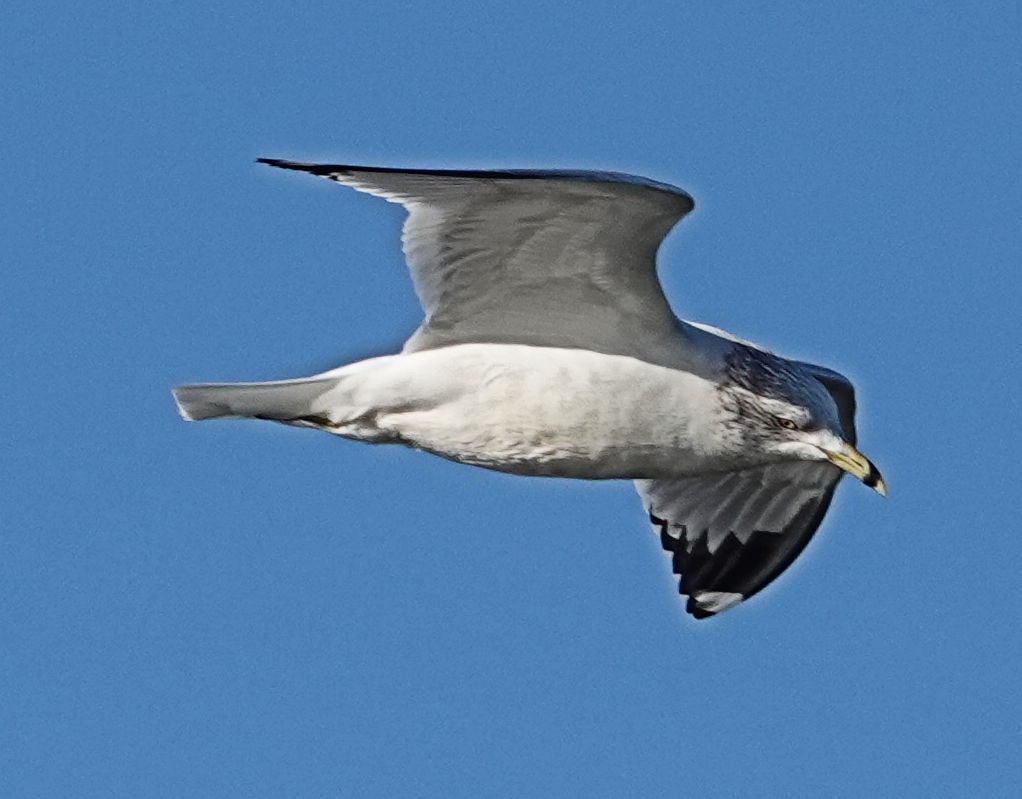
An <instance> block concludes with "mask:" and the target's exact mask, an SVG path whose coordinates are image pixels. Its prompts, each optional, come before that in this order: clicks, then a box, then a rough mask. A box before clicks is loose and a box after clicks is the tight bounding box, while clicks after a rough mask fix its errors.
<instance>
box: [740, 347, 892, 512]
mask: <svg viewBox="0 0 1022 799" xmlns="http://www.w3.org/2000/svg"><path fill="white" fill-rule="evenodd" d="M726 371H727V380H726V382H725V383H724V384H723V385H722V386H721V391H722V393H723V394H724V398H725V400H724V402H725V407H726V408H727V409H728V411H729V415H730V417H731V425H732V426H733V428H734V429H735V430H736V431H738V432H739V434H740V435H741V438H742V445H743V447H745V448H747V449H753V450H758V451H759V452H760V453H761V454H763V455H765V456H767V457H769V458H772V459H777V460H799V459H800V460H811V461H823V460H826V461H830V462H831V463H832V464H834V465H835V466H837V467H838V468H839V469H842V470H843V471H845V472H848V474H850V475H852V476H853V477H855V478H856V479H857V480H861V481H862V482H863V483H865V484H866V485H867V486H869V487H870V488H872V489H873V490H875V491H876V492H877V493H879V494H881V495H886V494H887V486H886V485H885V484H884V480H883V478H882V477H881V476H880V472H879V471H878V470H877V468H876V466H874V465H873V463H872V462H871V461H870V460H869V459H868V458H866V456H865V455H863V454H862V453H861V452H859V450H857V449H856V448H855V445H854V437H852V438H853V440H852V441H849V440H848V438H849V436H847V435H846V432H845V430H844V429H843V427H842V423H841V418H840V414H839V411H838V407H837V404H836V402H835V401H834V397H833V396H832V395H831V393H830V392H829V391H828V390H827V388H826V387H825V386H824V384H823V383H821V382H820V380H818V379H816V377H814V376H813V375H812V374H811V373H810V372H809V371H807V370H806V369H805V368H804V367H803V366H802V365H800V364H798V363H796V362H794V361H789V360H787V359H785V358H780V357H778V356H776V355H773V354H772V353H769V352H766V351H764V350H760V349H757V348H755V347H750V346H745V345H741V344H740V345H737V346H736V347H735V349H734V351H733V353H732V354H731V356H729V358H728V359H727V370H726Z"/></svg>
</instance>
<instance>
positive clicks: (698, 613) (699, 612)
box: [685, 597, 717, 619]
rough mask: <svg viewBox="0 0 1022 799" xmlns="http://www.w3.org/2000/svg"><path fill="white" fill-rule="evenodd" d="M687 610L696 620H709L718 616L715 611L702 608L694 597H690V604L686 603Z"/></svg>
mask: <svg viewBox="0 0 1022 799" xmlns="http://www.w3.org/2000/svg"><path fill="white" fill-rule="evenodd" d="M685 610H687V611H688V613H689V615H690V616H692V617H693V618H696V619H709V618H711V617H712V616H716V615H717V614H716V613H715V612H714V611H712V610H707V609H706V608H704V607H701V606H700V605H699V603H698V602H696V601H695V600H694V599H692V597H689V598H688V602H686V603H685Z"/></svg>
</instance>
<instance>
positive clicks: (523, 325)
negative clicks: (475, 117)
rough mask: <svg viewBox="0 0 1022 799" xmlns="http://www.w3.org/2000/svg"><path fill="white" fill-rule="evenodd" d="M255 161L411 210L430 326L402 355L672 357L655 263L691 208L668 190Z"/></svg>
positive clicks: (569, 178) (565, 177)
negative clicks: (502, 352)
mask: <svg viewBox="0 0 1022 799" xmlns="http://www.w3.org/2000/svg"><path fill="white" fill-rule="evenodd" d="M260 160H261V161H262V162H263V163H267V164H270V165H271V166H277V167H282V168H285V169H295V170H299V171H303V172H309V173H311V174H314V175H319V176H322V177H325V178H329V179H330V180H334V181H336V182H338V183H341V184H344V185H346V186H350V187H352V188H354V189H357V190H359V191H363V192H366V193H368V194H373V195H376V196H379V197H382V198H384V199H386V200H388V201H390V202H395V203H399V204H401V205H403V206H404V207H405V208H406V209H407V211H408V218H407V219H406V221H405V225H404V231H403V235H402V242H403V247H404V253H405V257H406V259H407V261H408V265H409V268H410V269H411V274H412V280H413V281H414V283H415V290H416V293H417V294H418V296H419V300H420V302H421V303H422V307H423V310H424V311H425V315H426V318H425V320H424V322H423V323H422V326H421V327H420V328H419V330H418V331H417V332H416V333H415V334H414V335H413V336H412V338H411V339H410V340H409V341H408V343H407V344H406V345H405V349H406V350H419V349H429V348H433V347H437V346H446V345H450V344H457V343H465V342H483V341H485V342H499V343H519V344H535V345H543V346H562V347H581V348H586V349H591V350H595V351H600V352H608V353H613V354H623V355H634V356H637V357H645V358H647V359H649V360H653V361H661V362H663V361H668V362H669V361H671V360H672V357H671V355H670V353H671V351H672V349H673V348H676V347H678V346H679V344H681V343H682V341H683V336H684V334H683V333H682V329H681V327H680V325H679V323H678V321H677V319H676V318H675V316H674V314H673V313H672V312H671V310H670V307H669V306H668V304H667V301H666V299H665V298H664V295H663V291H662V290H661V287H660V283H659V281H658V280H657V276H656V264H655V257H656V251H657V248H658V247H659V245H660V242H661V241H662V240H663V238H664V236H666V235H667V233H668V231H669V230H670V229H671V228H672V227H673V226H674V224H675V223H676V222H677V221H678V220H680V219H681V218H682V217H683V216H685V214H687V213H688V212H689V211H691V210H692V208H693V205H694V204H693V201H692V198H691V197H689V196H688V195H687V194H686V193H685V192H683V191H681V190H680V189H677V188H674V187H673V186H668V185H666V184H662V183H657V182H654V181H650V180H645V179H643V178H638V177H634V176H630V175H621V174H617V173H605V172H573V171H527V170H510V171H493V172H467V171H447V170H416V171H412V170H397V169H382V168H372V167H354V166H343V165H335V164H302V163H295V162H290V161H279V160H271V159H260Z"/></svg>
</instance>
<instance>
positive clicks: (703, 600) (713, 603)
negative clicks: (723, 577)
mask: <svg viewBox="0 0 1022 799" xmlns="http://www.w3.org/2000/svg"><path fill="white" fill-rule="evenodd" d="M692 599H693V600H695V603H696V604H697V605H698V606H699V609H700V610H704V611H706V612H707V613H720V612H722V611H725V610H727V609H728V608H733V607H734V606H735V605H737V604H738V603H739V602H741V601H742V600H743V599H745V596H744V595H743V594H736V593H733V592H731V591H696V592H695V593H694V594H693V595H692Z"/></svg>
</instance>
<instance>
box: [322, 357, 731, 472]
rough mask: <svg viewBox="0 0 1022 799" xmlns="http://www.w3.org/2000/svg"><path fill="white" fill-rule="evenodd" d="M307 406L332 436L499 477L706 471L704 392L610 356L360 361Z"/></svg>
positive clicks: (711, 387)
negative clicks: (397, 446) (405, 449)
mask: <svg viewBox="0 0 1022 799" xmlns="http://www.w3.org/2000/svg"><path fill="white" fill-rule="evenodd" d="M331 374H336V375H337V376H338V377H339V378H341V379H340V380H339V382H338V385H337V388H336V389H333V390H331V391H329V392H327V393H326V394H324V395H323V397H322V398H321V402H317V407H318V408H319V409H320V410H321V412H323V413H324V415H326V416H328V417H329V418H331V419H335V420H336V421H337V422H338V423H339V424H337V426H336V429H335V432H337V433H338V434H340V435H344V436H348V437H351V438H359V439H364V440H399V441H401V442H403V443H406V444H409V445H411V446H413V447H416V448H418V449H423V450H426V451H428V452H432V453H434V454H437V455H440V456H442V457H445V458H449V459H451V460H455V461H459V462H462V463H469V464H473V465H476V466H484V467H487V468H491V469H497V470H499V471H504V472H512V473H515V474H528V475H556V476H561V477H580V478H590V479H592V478H635V477H649V478H651V477H660V476H669V475H678V474H685V473H693V472H701V471H705V470H707V469H708V468H712V465H713V461H714V460H716V458H717V457H718V456H719V454H720V453H719V451H718V450H719V446H720V443H719V441H717V440H716V439H715V438H714V437H713V436H707V435H706V433H707V426H708V423H710V422H711V421H712V415H713V413H714V412H715V409H716V407H717V403H716V402H715V400H714V395H715V389H716V387H715V384H713V383H712V382H710V381H708V380H705V379H703V378H700V377H696V376H695V375H692V374H689V373H686V372H680V371H677V370H673V369H667V368H664V367H661V366H654V365H652V364H648V363H645V362H643V361H638V360H635V359H633V358H627V357H622V356H613V355H602V354H599V353H593V352H587V351H584V350H570V349H556V348H545V347H529V346H520V345H498V344H463V345H458V346H454V347H446V348H442V349H436V350H427V351H422V352H415V353H410V354H402V355H397V356H393V357H389V358H379V359H374V360H372V361H364V362H361V363H359V364H353V365H352V366H351V367H345V368H343V369H340V370H336V371H335V372H333V373H331Z"/></svg>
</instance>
